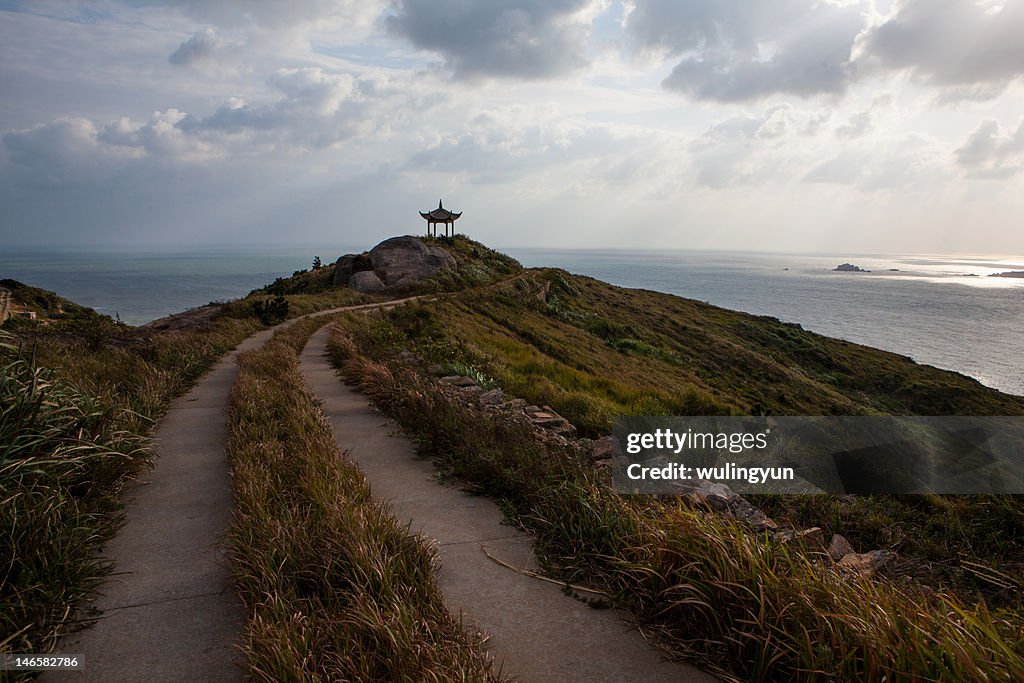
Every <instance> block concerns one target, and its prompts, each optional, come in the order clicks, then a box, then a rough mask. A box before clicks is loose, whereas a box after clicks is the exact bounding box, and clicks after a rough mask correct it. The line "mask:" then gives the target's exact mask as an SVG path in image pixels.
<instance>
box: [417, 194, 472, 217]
mask: <svg viewBox="0 0 1024 683" xmlns="http://www.w3.org/2000/svg"><path fill="white" fill-rule="evenodd" d="M420 215H421V216H423V218H425V219H426V220H428V221H454V220H455V219H456V218H458V217H459V216H461V215H462V212H461V211H460V212H458V213H455V212H454V211H449V210H448V209H446V208H444V205H443V204H442V202H441V200H440V199H439V200H438V201H437V208H436V209H433V210H431V211H420Z"/></svg>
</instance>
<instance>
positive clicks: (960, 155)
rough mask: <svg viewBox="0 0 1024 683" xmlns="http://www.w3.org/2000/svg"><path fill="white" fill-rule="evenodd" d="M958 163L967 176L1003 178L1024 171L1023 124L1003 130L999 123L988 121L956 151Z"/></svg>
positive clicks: (1022, 122) (1023, 122)
mask: <svg viewBox="0 0 1024 683" xmlns="http://www.w3.org/2000/svg"><path fill="white" fill-rule="evenodd" d="M955 154H956V160H957V163H958V164H960V166H961V167H963V168H964V169H965V170H966V171H967V174H968V176H969V177H973V178H985V179H1002V178H1009V177H1011V176H1014V175H1016V174H1017V173H1018V172H1020V170H1021V169H1022V168H1024V121H1021V123H1020V125H1019V126H1017V130H1016V131H1013V132H1010V131H1008V130H1005V131H1004V130H1003V128H1002V127H1001V126H1000V125H999V122H998V121H995V120H993V119H987V120H985V121H982V122H981V124H980V125H979V126H978V127H977V128H976V129H975V130H974V132H973V133H971V134H970V136H968V138H967V141H966V142H964V144H963V146H961V147H959V148H957V150H956V152H955Z"/></svg>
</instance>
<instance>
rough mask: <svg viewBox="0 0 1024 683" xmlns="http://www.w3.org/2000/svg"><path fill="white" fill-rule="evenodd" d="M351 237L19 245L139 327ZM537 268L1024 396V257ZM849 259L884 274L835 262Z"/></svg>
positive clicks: (61, 290)
mask: <svg viewBox="0 0 1024 683" xmlns="http://www.w3.org/2000/svg"><path fill="white" fill-rule="evenodd" d="M359 250H360V249H359V248H358V247H351V248H349V249H346V248H345V247H344V246H341V247H339V246H338V245H331V246H324V247H316V246H306V247H269V246H268V247H247V248H237V247H228V246H224V247H204V248H202V249H192V250H160V249H156V250H154V249H147V250H144V251H143V250H131V249H118V250H110V249H101V248H95V249H89V250H69V251H63V252H62V251H53V250H50V251H43V250H38V249H32V250H28V249H26V250H20V251H8V252H6V253H4V254H3V255H2V256H0V278H11V279H15V280H19V281H21V282H24V283H26V284H30V285H33V286H36V287H42V288H44V289H49V290H53V291H55V292H57V293H58V294H60V295H61V296H64V297H67V298H69V299H71V300H73V301H76V302H78V303H81V304H83V305H86V306H91V307H92V308H95V309H96V310H98V311H100V312H102V313H105V314H107V315H110V316H115V317H119V318H120V319H121V320H123V321H124V322H126V323H128V324H132V325H139V324H143V323H146V322H149V321H150V320H154V319H156V318H160V317H163V316H165V315H169V314H172V313H177V312H179V311H182V310H185V309H188V308H192V307H195V306H201V305H204V304H207V303H209V302H211V301H223V300H228V299H234V298H238V297H241V296H245V295H246V294H248V293H249V292H250V291H252V290H253V289H257V288H259V287H262V286H263V285H265V284H268V283H270V282H272V281H273V280H274V279H275V278H277V277H283V276H288V275H291V274H292V273H293V272H295V271H296V270H301V269H304V268H308V267H310V265H311V263H312V260H313V257H314V256H319V257H320V258H321V259H323V262H324V263H326V264H330V263H331V262H333V260H334V259H336V258H337V256H338V255H340V254H341V253H346V251H359ZM503 251H505V252H506V253H508V254H510V255H511V256H513V257H515V258H517V259H519V260H520V261H521V262H522V263H523V265H525V266H528V267H534V266H537V267H541V266H543V267H558V268H563V269H565V270H568V271H570V272H572V273H576V274H580V275H588V276H591V277H595V278H597V279H600V280H604V281H607V282H610V283H612V284H615V285H619V286H623V287H631V288H641V289H650V290H655V291H660V292H665V293H668V294H675V295H678V296H683V297H687V298H691V299H697V300H700V301H705V302H707V303H710V304H713V305H716V306H721V307H723V308H728V309H733V310H739V311H744V312H746V313H752V314H755V315H765V316H771V317H775V318H779V319H780V320H783V321H785V322H790V323H798V324H800V325H801V326H803V327H804V328H805V329H807V330H811V331H813V332H817V333H819V334H823V335H826V336H830V337H837V338H840V339H845V340H847V341H851V342H855V343H859V344H864V345H867V346H872V347H876V348H880V349H884V350H887V351H892V352H895V353H900V354H903V355H906V356H909V357H911V358H913V359H914V360H916V361H918V362H920V363H925V364H928V365H934V366H936V367H939V368H943V369H946V370H953V371H956V372H960V373H963V374H965V375H969V376H971V377H974V378H976V379H978V380H979V381H980V382H982V383H983V384H986V385H987V386H991V387H994V388H996V389H999V390H1001V391H1004V392H1007V393H1012V394H1018V395H1024V363H1022V359H1024V335H1021V333H1020V323H1021V321H1022V320H1024V280H1021V279H1012V278H994V277H989V276H990V275H992V274H994V273H997V272H1004V271H1010V270H1024V256H1016V257H1015V256H1007V255H978V254H972V255H950V254H913V255H907V254H903V255H893V254H888V255H886V254H850V253H844V254H787V253H763V252H740V251H702V250H664V249H659V250H637V249H633V250H621V249H565V248H544V249H541V248H514V247H513V248H506V249H503ZM844 262H850V263H853V264H854V265H857V266H859V267H861V268H864V269H865V270H869V271H871V272H865V273H845V272H835V271H834V270H833V269H834V268H835V267H836V266H837V265H839V264H840V263H844Z"/></svg>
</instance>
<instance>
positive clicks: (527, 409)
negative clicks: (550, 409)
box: [523, 406, 541, 415]
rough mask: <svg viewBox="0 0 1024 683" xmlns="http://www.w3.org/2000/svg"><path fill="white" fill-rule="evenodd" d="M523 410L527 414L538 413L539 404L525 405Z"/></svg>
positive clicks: (539, 410)
mask: <svg viewBox="0 0 1024 683" xmlns="http://www.w3.org/2000/svg"><path fill="white" fill-rule="evenodd" d="M523 412H524V413H526V414H528V415H529V414H530V413H539V412H541V409H540V406H526V407H525V408H523Z"/></svg>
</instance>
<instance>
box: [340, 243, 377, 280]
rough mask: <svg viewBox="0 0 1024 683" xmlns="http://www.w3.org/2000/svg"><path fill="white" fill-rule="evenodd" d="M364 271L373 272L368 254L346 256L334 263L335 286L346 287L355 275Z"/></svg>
mask: <svg viewBox="0 0 1024 683" xmlns="http://www.w3.org/2000/svg"><path fill="white" fill-rule="evenodd" d="M363 270H373V263H371V262H370V255H369V254H368V253H366V252H365V251H364V252H363V253H362V254H345V255H344V256H342V257H341V258H340V259H338V260H337V261H335V262H334V286H335V287H344V286H345V285H347V284H348V280H349V278H351V277H352V275H353V273H358V272H360V271H363Z"/></svg>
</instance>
